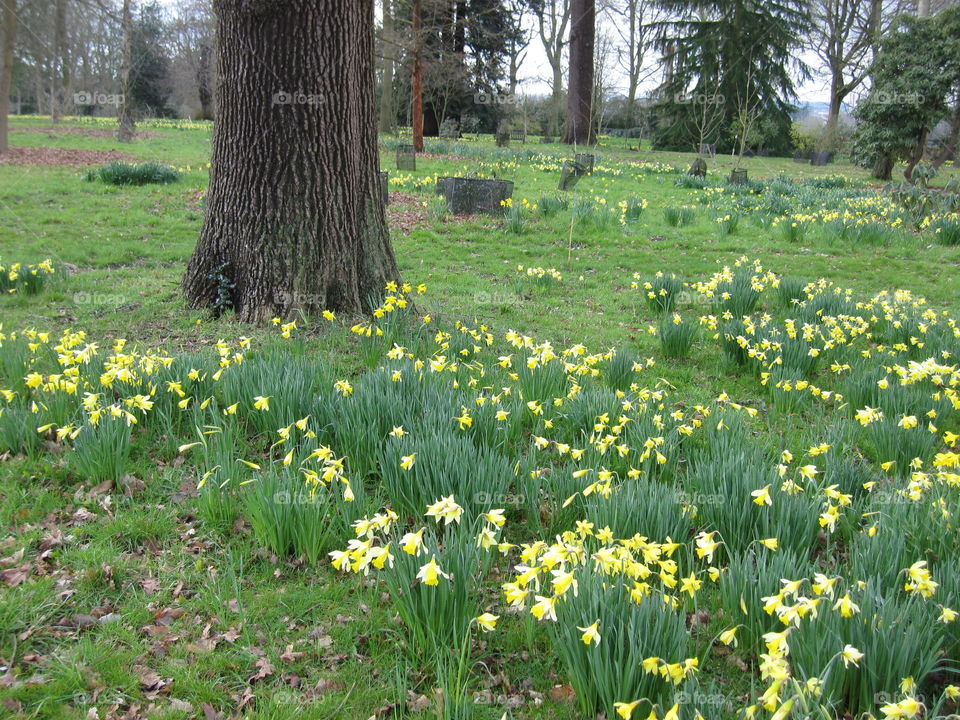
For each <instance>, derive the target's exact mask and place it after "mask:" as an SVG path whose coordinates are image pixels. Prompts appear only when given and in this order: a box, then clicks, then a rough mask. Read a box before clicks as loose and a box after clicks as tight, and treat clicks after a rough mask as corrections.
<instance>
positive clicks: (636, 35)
mask: <svg viewBox="0 0 960 720" xmlns="http://www.w3.org/2000/svg"><path fill="white" fill-rule="evenodd" d="M600 11H601V12H602V13H605V14H606V15H607V16H608V17H609V18H610V20H611V21H612V22H611V24H612V26H613V28H614V29H615V30H616V33H617V35H618V36H619V38H620V46H619V47H618V49H617V61H618V64H619V65H620V67H621V68H622V69H623V71H624V72H625V73H626V79H627V109H626V115H627V124H628V125H629V126H631V127H632V126H634V125H635V124H636V114H637V91H638V89H639V87H640V83H641V82H643V80H645V79H646V78H647V77H650V76H652V75H653V73H654V72H655V69H650V70H648V71H647V72H646V73H645V72H644V66H643V61H644V57H645V56H646V52H647V49H648V47H649V45H650V40H651V39H652V37H653V32H652V30H651V27H652V25H653V23H654V22H656V19H657V16H658V15H657V8H656V7H655V6H654V4H653V3H652V2H650V0H602V4H601V6H600Z"/></svg>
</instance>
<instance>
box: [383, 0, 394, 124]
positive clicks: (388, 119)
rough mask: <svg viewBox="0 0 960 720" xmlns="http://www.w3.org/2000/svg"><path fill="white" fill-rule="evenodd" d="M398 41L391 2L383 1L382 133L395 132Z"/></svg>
mask: <svg viewBox="0 0 960 720" xmlns="http://www.w3.org/2000/svg"><path fill="white" fill-rule="evenodd" d="M395 42H396V40H395V39H394V37H393V12H392V10H391V8H390V0H383V43H382V45H381V51H382V54H383V74H382V75H381V83H380V132H382V133H384V134H387V133H392V132H393V126H394V123H395V122H396V113H395V112H394V109H393V53H394V48H395Z"/></svg>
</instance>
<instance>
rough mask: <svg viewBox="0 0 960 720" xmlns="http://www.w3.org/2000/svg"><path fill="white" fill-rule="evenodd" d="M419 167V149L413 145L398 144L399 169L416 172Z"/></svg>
mask: <svg viewBox="0 0 960 720" xmlns="http://www.w3.org/2000/svg"><path fill="white" fill-rule="evenodd" d="M416 169H417V151H416V150H414V148H413V145H397V170H406V171H407V172H414V171H416Z"/></svg>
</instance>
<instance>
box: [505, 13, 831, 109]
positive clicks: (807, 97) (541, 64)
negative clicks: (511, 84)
mask: <svg viewBox="0 0 960 720" xmlns="http://www.w3.org/2000/svg"><path fill="white" fill-rule="evenodd" d="M535 25H536V21H535V20H534V19H533V18H527V19H526V27H527V29H528V30H529V31H531V32H532V34H533V39H532V41H531V43H530V45H529V46H528V48H527V56H526V58H525V59H524V62H523V64H522V65H521V68H520V81H521V82H520V85H521V92H524V93H528V94H531V95H546V94H549V92H550V78H551V77H552V75H553V73H552V71H551V70H550V64H549V63H548V62H547V55H546V53H545V52H544V50H543V44H542V43H541V42H540V36H539V34H538V33H537V32H536V27H535ZM603 34H607V35H608V36H609V38H610V40H611V41H612V42H614V43H616V42H618V41H619V40H620V37H619V34H618V33H617V31H616V29H615V28H614V27H613V24H612V20H611V18H610V17H609V16H608V14H607V13H598V15H597V41H598V42H599V40H600V37H601V35H603ZM799 58H800V59H801V60H802V61H803V62H805V63H806V64H807V65H808V66H809V67H810V68H811V70H812V71H816V70H817V68H818V67H819V66H820V65H821V64H822V61H820V60H819V59H818V58H817V56H816V54H815V53H812V52H809V51H807V52H803V53H800V54H799ZM646 64H647V63H646V62H645V65H646ZM611 65H612V68H611V70H613V72H611V74H610V81H611V83H610V84H611V85H613V86H614V88H615V89H617V90H620V91H621V92H623V94H626V91H627V78H626V73H625V72H624V71H623V70H622V69H621V68H620V67H619V65H618V63H617V62H616V60H615V59H611ZM649 65H650V66H651V67H650V68H649V69H648V68H646V67H645V68H644V71H643V72H644V74H646V73H648V72H651V71H652V77H651V79H650V80H649V81H648V82H646V83H645V84H644V85H641V90H640V95H643V94H644V93H645V92H650V91H652V90H654V89H655V88H656V86H657V85H658V84H659V83H660V81H661V80H662V79H663V76H662V73H661V71H660V69H659V68H657V67H656V58H655V56H654V55H653V53H652V52H651V53H650V61H649ZM829 90H830V83H829V80H828V78H827V76H826V74H820V75H819V76H817V74H816V73H815V74H814V77H812V78H811V79H809V80H807V81H805V82H803V83H798V84H797V87H796V91H797V97H798V99H799V100H800V101H801V102H828V101H829V99H830V94H829Z"/></svg>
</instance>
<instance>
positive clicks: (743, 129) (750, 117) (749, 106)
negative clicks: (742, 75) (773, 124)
mask: <svg viewBox="0 0 960 720" xmlns="http://www.w3.org/2000/svg"><path fill="white" fill-rule="evenodd" d="M747 67H748V68H749V69H748V70H747V77H746V82H745V83H744V87H743V88H742V89H741V90H739V91H738V92H737V97H736V106H735V107H736V112H735V113H734V127H735V128H736V130H737V162H736V169H739V167H740V163H741V162H743V155H744V153H745V152H746V150H747V145H748V144H749V143H750V141H751V140H752V139H753V134H754V132H755V131H756V129H757V125H758V123H759V122H760V117H761V115H762V114H763V109H764V102H765V101H764V98H763V97H762V96H761V95H760V94H759V93H758V92H757V83H756V81H755V79H754V76H753V65H752V64H748V66H747Z"/></svg>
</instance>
